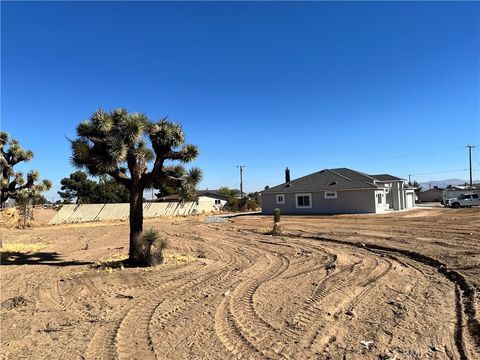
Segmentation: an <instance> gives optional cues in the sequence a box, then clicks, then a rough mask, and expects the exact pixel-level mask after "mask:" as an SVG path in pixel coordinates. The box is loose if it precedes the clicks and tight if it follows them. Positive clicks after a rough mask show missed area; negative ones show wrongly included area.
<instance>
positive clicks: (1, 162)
mask: <svg viewBox="0 0 480 360" xmlns="http://www.w3.org/2000/svg"><path fill="white" fill-rule="evenodd" d="M32 158H33V152H31V151H30V150H25V149H23V148H22V147H21V146H20V144H19V143H18V141H17V140H14V139H11V138H10V135H9V134H8V133H6V132H3V131H2V132H0V204H3V203H4V202H5V201H7V200H8V199H9V198H13V199H19V198H22V199H23V198H25V197H29V198H33V197H35V196H38V195H40V193H42V192H43V191H47V190H49V189H50V188H51V187H52V183H51V181H50V180H46V179H45V180H42V181H41V182H38V179H39V178H40V174H39V173H38V171H36V170H31V171H29V172H28V174H27V177H26V179H25V177H24V174H23V173H22V172H16V171H15V169H14V166H15V165H17V164H18V163H20V162H27V161H30V160H31V159H32Z"/></svg>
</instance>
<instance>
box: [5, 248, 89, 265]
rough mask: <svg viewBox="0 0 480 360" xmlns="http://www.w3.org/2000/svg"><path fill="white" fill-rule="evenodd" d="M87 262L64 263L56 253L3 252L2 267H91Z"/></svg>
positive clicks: (73, 261)
mask: <svg viewBox="0 0 480 360" xmlns="http://www.w3.org/2000/svg"><path fill="white" fill-rule="evenodd" d="M91 264H93V263H92V262H87V261H76V260H71V261H63V260H62V258H61V255H60V254H59V253H56V252H36V253H21V252H15V251H2V252H1V258H0V265H1V266H4V265H53V266H74V265H91Z"/></svg>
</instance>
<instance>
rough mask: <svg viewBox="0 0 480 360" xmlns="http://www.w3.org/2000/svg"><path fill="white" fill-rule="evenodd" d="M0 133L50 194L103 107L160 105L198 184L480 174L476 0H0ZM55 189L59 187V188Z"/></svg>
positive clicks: (155, 109)
mask: <svg viewBox="0 0 480 360" xmlns="http://www.w3.org/2000/svg"><path fill="white" fill-rule="evenodd" d="M1 6H2V9H1V10H2V15H1V16H2V24H1V26H2V27H1V30H2V34H1V73H2V78H1V90H2V91H1V118H2V119H1V120H2V122H1V128H2V130H4V131H7V132H9V133H11V135H13V137H15V138H17V139H19V140H20V141H21V144H22V145H23V146H24V147H26V148H28V149H32V150H33V151H34V152H35V158H34V160H32V161H31V162H30V163H28V164H26V165H25V166H23V167H22V168H23V169H29V168H37V169H39V170H40V172H41V174H42V176H43V177H47V178H50V179H51V180H53V181H54V183H55V184H56V185H57V187H56V188H55V189H54V190H53V191H51V192H49V196H50V197H51V196H53V195H54V194H56V191H58V185H59V182H60V179H61V178H63V177H66V176H68V174H70V172H72V171H73V168H72V167H71V166H70V164H69V157H70V148H69V144H68V142H67V140H66V139H65V136H67V137H74V134H75V126H76V125H77V124H78V122H80V121H81V120H84V119H86V118H88V117H89V115H90V114H91V113H93V112H94V111H95V109H97V108H98V107H102V108H104V109H113V108H116V107H125V108H127V109H128V110H130V111H138V112H146V113H147V114H148V115H149V116H150V117H151V118H152V119H158V118H161V117H163V116H165V115H168V116H169V118H170V119H171V120H176V121H180V122H181V123H182V124H183V127H184V130H185V132H186V135H187V140H188V141H189V142H191V143H194V144H197V145H198V146H199V147H200V157H199V158H198V160H197V161H196V162H195V163H194V165H195V166H199V167H200V168H202V169H203V171H204V180H203V182H202V184H201V187H202V188H210V189H212V188H217V187H219V186H231V187H234V186H235V187H238V182H239V180H238V169H237V168H236V165H240V164H241V165H245V170H244V181H245V189H246V191H254V190H261V189H263V188H264V187H265V185H275V184H278V183H280V182H283V176H284V175H283V171H284V168H285V167H286V166H289V167H290V169H291V173H292V178H296V177H299V176H303V175H306V174H308V173H311V172H314V171H318V170H320V169H323V168H332V167H351V168H354V169H357V170H360V171H364V172H367V173H384V172H388V173H392V174H394V175H398V176H404V177H406V176H408V174H413V175H414V176H413V178H414V179H416V180H419V181H424V180H435V179H444V178H454V177H457V178H463V179H467V178H468V172H467V171H466V169H467V167H468V158H467V150H466V149H465V145H467V144H469V143H471V144H475V145H477V149H475V151H474V152H473V155H474V168H475V176H474V177H475V178H479V177H480V176H479V175H478V174H479V168H480V164H479V156H478V153H479V151H478V145H479V143H480V106H479V104H480V25H479V24H480V4H479V3H478V2H452V3H450V2H399V3H396V2H395V3H391V2H352V3H349V2H314V3H312V2H308V3H307V2H305V3H290V2H288V3H287V2H279V3H274V2H263V3H254V2H235V3H232V2H195V3H188V2H168V3H159V2H144V3H139V2H103V3H97V2H48V3H47V2H45V3H41V2H37V3H29V2H2V5H1ZM57 197H58V196H57Z"/></svg>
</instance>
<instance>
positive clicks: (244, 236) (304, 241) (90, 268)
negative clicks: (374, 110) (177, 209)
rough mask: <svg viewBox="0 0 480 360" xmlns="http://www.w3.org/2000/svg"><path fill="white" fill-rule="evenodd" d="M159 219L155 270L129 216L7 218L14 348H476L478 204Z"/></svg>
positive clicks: (6, 273) (353, 353) (314, 352)
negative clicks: (49, 220)
mask: <svg viewBox="0 0 480 360" xmlns="http://www.w3.org/2000/svg"><path fill="white" fill-rule="evenodd" d="M150 226H155V227H157V228H159V229H161V230H162V231H163V232H164V233H165V234H166V236H168V238H169V239H170V248H169V249H168V251H167V259H166V263H165V264H164V265H162V266H159V267H156V268H153V269H142V268H123V267H119V264H120V263H119V262H118V260H120V259H122V258H123V257H124V256H125V254H126V252H127V246H128V245H127V239H128V225H127V224H126V223H110V224H100V223H95V224H77V225H68V226H67V225H65V226H64V225H61V226H55V227H52V226H40V227H34V228H30V229H27V230H19V229H14V228H10V229H3V230H2V235H3V241H4V244H7V246H6V249H7V250H8V251H7V250H4V251H3V253H2V266H1V301H2V306H1V330H2V333H1V355H2V356H3V358H5V359H116V358H118V359H153V358H159V359H187V358H192V359H202V358H205V359H229V358H247V359H263V358H272V359H276V358H295V359H308V358H312V359H478V358H480V326H479V322H478V319H479V316H478V314H479V309H480V307H479V303H480V299H479V297H478V294H479V293H480V291H479V288H480V244H479V241H480V211H479V209H459V210H451V209H438V210H432V209H422V210H414V211H408V212H402V213H395V214H385V215H343V216H323V217H320V216H319V217H287V216H283V217H282V227H283V231H284V235H282V236H270V235H268V234H267V231H269V230H271V226H272V219H271V217H265V216H246V217H238V218H233V219H232V220H231V222H228V223H213V224H209V223H206V222H204V219H203V218H200V217H197V218H193V217H192V218H182V219H162V220H158V219H156V220H146V221H145V227H147V228H148V227H150ZM116 260H117V261H116ZM99 262H101V263H102V264H99ZM108 265H109V266H108Z"/></svg>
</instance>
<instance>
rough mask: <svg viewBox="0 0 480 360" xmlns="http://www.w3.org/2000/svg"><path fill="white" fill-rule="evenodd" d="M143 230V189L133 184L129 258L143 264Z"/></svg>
mask: <svg viewBox="0 0 480 360" xmlns="http://www.w3.org/2000/svg"><path fill="white" fill-rule="evenodd" d="M142 232H143V189H142V187H141V186H139V185H133V186H132V188H131V189H130V247H129V258H130V260H131V261H132V262H134V263H138V264H141V263H143V262H144V261H145V256H146V254H143V253H142V249H141V241H140V240H141V239H140V237H141V236H142Z"/></svg>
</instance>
